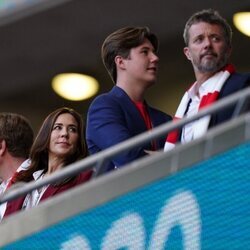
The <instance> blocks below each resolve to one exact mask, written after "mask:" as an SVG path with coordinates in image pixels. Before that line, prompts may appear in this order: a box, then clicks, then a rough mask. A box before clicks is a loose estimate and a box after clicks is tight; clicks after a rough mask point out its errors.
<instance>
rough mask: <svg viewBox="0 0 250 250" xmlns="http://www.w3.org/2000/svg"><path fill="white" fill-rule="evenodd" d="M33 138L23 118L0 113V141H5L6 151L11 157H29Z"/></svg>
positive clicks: (17, 115)
mask: <svg viewBox="0 0 250 250" xmlns="http://www.w3.org/2000/svg"><path fill="white" fill-rule="evenodd" d="M33 136H34V133H33V130H32V128H31V126H30V123H29V121H28V120H27V119H26V118H25V117H24V116H22V115H19V114H15V113H7V112H6V113H0V140H5V142H6V145H7V148H8V151H9V153H10V154H11V155H12V156H13V157H21V158H28V157H29V152H30V148H31V146H32V143H33Z"/></svg>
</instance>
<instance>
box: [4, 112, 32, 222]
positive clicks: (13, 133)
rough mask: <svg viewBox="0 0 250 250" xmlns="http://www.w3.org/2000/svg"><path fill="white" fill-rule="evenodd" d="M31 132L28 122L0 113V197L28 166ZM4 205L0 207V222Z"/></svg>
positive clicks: (12, 115) (16, 116)
mask: <svg viewBox="0 0 250 250" xmlns="http://www.w3.org/2000/svg"><path fill="white" fill-rule="evenodd" d="M33 137H34V134H33V130H32V128H31V125H30V123H29V121H28V120H27V119H26V118H25V117H24V116H22V115H19V114H15V113H7V112H4V113H0V179H1V184H0V195H3V194H4V193H5V191H6V190H7V189H8V188H10V186H11V185H12V183H13V181H14V179H15V176H16V175H17V173H18V172H20V171H21V170H24V169H26V168H27V167H28V166H29V161H28V157H29V153H30V148H31V146H32V143H33ZM5 209H6V203H4V204H1V205H0V220H1V219H2V217H3V215H4V213H5Z"/></svg>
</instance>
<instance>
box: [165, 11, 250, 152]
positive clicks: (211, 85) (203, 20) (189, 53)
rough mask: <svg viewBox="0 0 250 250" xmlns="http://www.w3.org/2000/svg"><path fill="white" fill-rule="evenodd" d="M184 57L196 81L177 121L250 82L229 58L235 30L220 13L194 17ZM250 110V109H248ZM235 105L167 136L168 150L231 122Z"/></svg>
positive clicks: (186, 33) (186, 36) (188, 26)
mask: <svg viewBox="0 0 250 250" xmlns="http://www.w3.org/2000/svg"><path fill="white" fill-rule="evenodd" d="M183 37H184V41H185V44H186V47H185V48H184V54H185V55H186V57H187V59H188V60H190V61H191V63H192V65H193V69H194V74H195V78H196V82H195V83H194V84H193V85H192V86H191V87H190V88H189V89H188V90H187V91H186V93H185V94H184V96H183V98H182V100H181V102H180V105H179V107H178V109H177V112H176V114H175V120H178V119H181V118H183V117H184V116H186V117H190V116H193V115H195V114H197V113H198V111H199V110H200V109H201V108H203V107H205V106H207V105H210V104H212V103H214V102H215V101H217V100H220V99H221V98H224V97H226V96H228V95H230V94H233V93H235V92H236V91H239V90H241V89H243V88H245V87H247V86H249V83H250V74H249V73H248V74H244V75H243V74H238V73H236V72H235V68H234V66H233V65H232V64H229V58H230V55H231V50H232V44H231V42H232V30H231V27H230V26H229V24H228V23H227V22H226V20H225V19H223V18H222V17H221V16H220V15H219V13H218V12H217V11H214V10H212V9H208V10H202V11H200V12H197V13H195V14H194V15H192V16H191V17H190V18H189V20H188V21H187V23H186V25H185V29H184V34H183ZM245 108H246V109H248V110H249V107H245ZM234 109H235V106H234V107H232V108H227V109H226V110H223V111H221V112H218V113H216V114H214V115H211V116H206V117H204V118H201V119H199V120H197V121H194V122H191V123H189V124H186V125H185V126H184V127H183V128H182V130H181V131H173V132H171V133H169V134H168V137H167V141H166V143H165V147H164V149H165V151H167V150H170V149H172V148H173V147H174V146H175V143H176V142H181V143H186V142H189V141H192V140H193V139H196V138H198V137H200V136H202V135H204V134H205V133H206V131H207V130H208V128H210V127H213V126H215V125H218V124H220V123H222V122H225V121H227V120H229V119H230V118H231V117H232V114H233V111H234Z"/></svg>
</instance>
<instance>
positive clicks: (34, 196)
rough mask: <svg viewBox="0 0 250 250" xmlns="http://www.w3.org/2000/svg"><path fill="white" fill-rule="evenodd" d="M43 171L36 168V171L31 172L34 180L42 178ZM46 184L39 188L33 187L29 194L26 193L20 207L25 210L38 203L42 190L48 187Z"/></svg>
mask: <svg viewBox="0 0 250 250" xmlns="http://www.w3.org/2000/svg"><path fill="white" fill-rule="evenodd" d="M43 171H44V170H38V171H36V172H34V173H33V177H34V180H35V181H37V180H39V179H42V178H43V177H44V173H43ZM48 186H49V185H46V186H43V187H41V188H39V189H35V190H33V191H32V193H31V194H27V195H26V197H25V199H24V202H23V206H22V209H25V210H26V209H29V208H32V207H35V206H37V205H38V204H39V202H40V200H41V197H42V196H43V194H44V192H45V191H46V189H47V188H48Z"/></svg>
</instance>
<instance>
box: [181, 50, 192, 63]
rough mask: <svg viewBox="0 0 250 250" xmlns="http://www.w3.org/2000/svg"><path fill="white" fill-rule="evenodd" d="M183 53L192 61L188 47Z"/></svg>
mask: <svg viewBox="0 0 250 250" xmlns="http://www.w3.org/2000/svg"><path fill="white" fill-rule="evenodd" d="M183 52H184V54H185V56H186V57H187V59H188V60H190V61H191V56H190V53H189V48H188V47H184V49H183Z"/></svg>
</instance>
